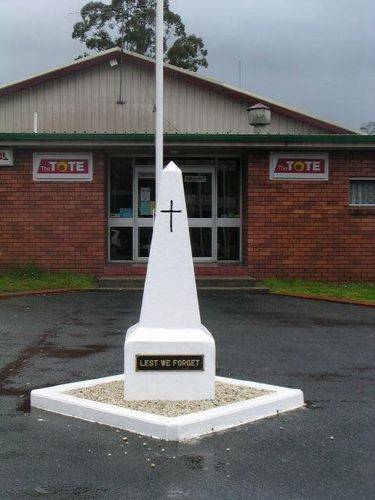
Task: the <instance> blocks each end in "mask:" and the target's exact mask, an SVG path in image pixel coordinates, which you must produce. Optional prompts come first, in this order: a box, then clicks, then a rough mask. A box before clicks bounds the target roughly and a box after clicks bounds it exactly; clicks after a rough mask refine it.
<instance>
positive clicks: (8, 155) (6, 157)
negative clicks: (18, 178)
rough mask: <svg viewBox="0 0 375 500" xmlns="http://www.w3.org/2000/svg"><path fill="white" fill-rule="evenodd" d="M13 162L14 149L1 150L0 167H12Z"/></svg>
mask: <svg viewBox="0 0 375 500" xmlns="http://www.w3.org/2000/svg"><path fill="white" fill-rule="evenodd" d="M13 165H14V162H13V149H12V148H1V149H0V167H12V166H13Z"/></svg>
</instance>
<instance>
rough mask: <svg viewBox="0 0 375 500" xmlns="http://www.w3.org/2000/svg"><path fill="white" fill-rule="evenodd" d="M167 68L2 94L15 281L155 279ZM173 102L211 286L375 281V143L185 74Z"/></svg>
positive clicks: (28, 84)
mask: <svg viewBox="0 0 375 500" xmlns="http://www.w3.org/2000/svg"><path fill="white" fill-rule="evenodd" d="M153 64H154V63H153V61H152V60H150V59H148V58H145V57H142V56H138V55H134V54H129V53H124V52H122V51H121V50H120V49H112V50H109V51H106V52H103V53H101V54H99V55H97V56H93V57H89V58H86V59H83V60H80V61H77V62H74V63H73V64H70V65H68V66H65V67H62V68H58V69H56V70H53V71H50V72H48V73H45V74H41V75H37V76H34V77H31V78H29V79H27V80H23V81H20V82H16V83H14V84H11V85H7V86H5V87H2V88H0V269H6V268H7V267H9V266H15V265H17V266H23V265H27V264H35V265H37V266H40V267H42V268H46V269H50V270H61V269H67V270H72V271H76V272H82V273H86V274H93V275H96V276H101V277H103V276H130V275H132V276H134V275H142V274H144V272H145V266H146V261H147V256H148V251H149V245H150V239H151V234H152V221H153V218H152V213H153V208H154V205H155V177H154V157H153V154H154V153H153V151H154V150H153V140H154V137H153V132H154V69H153ZM165 94H166V96H165V114H166V118H165V129H166V136H165V157H166V161H168V160H169V159H172V160H174V161H175V162H176V163H177V164H178V165H179V166H180V167H181V169H182V171H183V176H184V186H185V193H186V201H187V209H188V216H189V225H190V231H191V241H192V249H193V255H194V259H195V262H196V272H197V274H198V275H203V276H206V275H211V276H216V275H219V276H221V275H225V276H238V275H243V276H246V275H251V276H254V277H256V278H263V277H268V276H277V277H304V278H311V279H325V280H375V252H374V248H375V153H374V151H375V137H371V136H363V135H360V134H356V133H355V132H353V131H351V130H348V129H346V128H344V127H340V126H338V125H335V124H332V123H329V122H326V121H324V120H321V119H318V118H316V117H312V116H310V115H307V114H304V113H301V112H300V111H297V110H294V109H291V108H288V107H287V106H284V105H281V104H280V103H276V102H272V101H270V100H268V99H264V98H261V97H259V96H255V95H253V94H250V93H248V92H245V91H242V90H240V89H236V88H234V87H230V86H228V85H225V84H222V83H220V82H216V81H214V80H211V79H206V78H202V77H201V76H198V75H196V74H192V73H189V72H187V71H185V70H181V69H179V68H174V67H172V66H169V65H166V67H165ZM258 103H261V104H262V107H260V111H259V113H260V114H259V113H258V112H257V111H256V113H258V116H261V118H262V117H264V113H268V109H270V111H271V121H270V123H269V124H268V125H266V126H263V127H261V126H259V125H257V124H256V123H255V125H249V114H248V108H249V107H253V106H254V105H256V104H258ZM262 108H265V109H266V111H265V112H264V113H263V115H262V111H263V109H262ZM255 110H257V108H255ZM252 123H254V122H252Z"/></svg>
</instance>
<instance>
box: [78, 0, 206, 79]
mask: <svg viewBox="0 0 375 500" xmlns="http://www.w3.org/2000/svg"><path fill="white" fill-rule="evenodd" d="M164 9H165V10H164V26H165V37H164V54H165V55H164V60H165V62H168V63H170V64H173V65H175V66H179V67H180V68H184V69H188V70H191V71H197V70H198V68H199V67H200V66H203V67H205V68H207V66H208V63H207V59H206V56H207V50H206V49H205V46H204V42H203V40H202V38H200V37H197V36H196V35H189V34H187V33H186V29H185V25H184V23H183V22H182V19H181V17H180V16H179V15H178V14H176V13H175V12H172V11H171V10H170V8H169V0H164ZM155 11H156V3H155V0H111V3H110V4H105V3H103V2H89V3H87V4H86V5H84V6H83V7H82V9H81V18H82V20H81V21H79V22H78V23H76V24H75V25H74V27H73V33H72V38H76V39H79V40H80V41H81V42H83V43H85V45H86V47H87V48H88V49H90V50H95V51H98V52H100V51H102V50H107V49H110V48H113V47H122V48H123V49H126V50H129V51H131V52H136V53H138V54H142V55H145V56H150V57H154V56H155V15H156V14H155ZM87 55H88V54H87V53H85V54H84V55H83V56H80V57H85V56H87Z"/></svg>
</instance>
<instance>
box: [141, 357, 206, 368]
mask: <svg viewBox="0 0 375 500" xmlns="http://www.w3.org/2000/svg"><path fill="white" fill-rule="evenodd" d="M135 367H136V371H152V370H153V371H163V370H164V371H186V370H192V371H203V370H204V356H203V354H137V355H136V362H135Z"/></svg>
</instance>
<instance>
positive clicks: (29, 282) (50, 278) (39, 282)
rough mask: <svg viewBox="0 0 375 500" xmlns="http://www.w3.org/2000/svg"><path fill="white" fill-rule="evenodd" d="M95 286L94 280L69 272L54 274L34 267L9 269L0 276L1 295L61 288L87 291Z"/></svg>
mask: <svg viewBox="0 0 375 500" xmlns="http://www.w3.org/2000/svg"><path fill="white" fill-rule="evenodd" d="M91 286H93V280H92V279H91V278H89V277H88V276H81V275H77V274H73V273H69V272H58V273H52V272H48V271H43V270H41V269H39V268H37V267H35V266H33V265H30V266H27V267H25V268H14V269H9V270H8V271H7V272H5V274H1V275H0V293H7V292H24V291H30V290H54V289H60V288H76V289H85V288H90V287H91Z"/></svg>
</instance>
